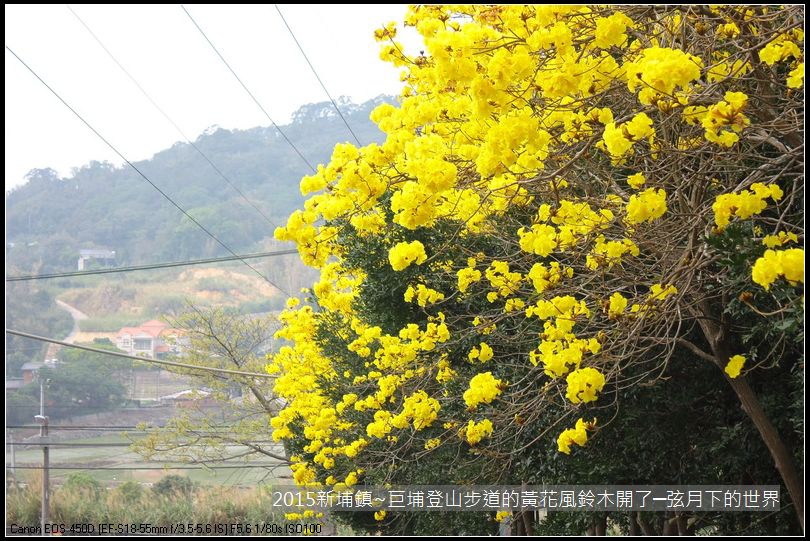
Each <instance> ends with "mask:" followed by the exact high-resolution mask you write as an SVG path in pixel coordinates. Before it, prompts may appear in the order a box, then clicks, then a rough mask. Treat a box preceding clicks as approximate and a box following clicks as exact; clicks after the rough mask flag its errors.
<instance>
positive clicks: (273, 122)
mask: <svg viewBox="0 0 810 541" xmlns="http://www.w3.org/2000/svg"><path fill="white" fill-rule="evenodd" d="M180 7H181V8H183V11H185V12H186V15H188V18H189V19H191V22H192V23H194V26H195V27H196V28H197V30H199V32H200V34H202V37H204V38H205V41H207V42H208V45H210V46H211V48H212V49H213V50H214V52H215V53H217V56H218V57H219V59H220V60H222V63H223V64H225V67H227V68H228V71H230V72H231V74H233V76H234V77H236V80H237V81H239V84H240V85H242V88H244V89H245V92H247V93H248V96H250V98H251V99H252V100H253V102H254V103H255V104H256V105H258V106H259V109H261V111H262V113H264V116H266V117H267V120H269V121H270V123H271V124H272V125H273V127H274V128H275V129H276V130H277V131H278V133H280V134H281V136H282V137H283V138H284V140H285V141H287V144H289V145H290V146H291V147H292V149H293V150H294V151H295V153H296V154H298V157H299V158H301V160H303V162H304V163H305V164H307V167H309V169H310V170H311V171H312V172H313V173H315V172H316V170H315V168H314V167H313V166H312V164H311V163H309V160H307V159H306V158H305V157H304V155H303V154H302V153H301V151H300V150H298V147H296V146H295V145H294V144H293V142H292V141H291V140H290V138H289V137H287V134H285V133H284V132H283V131H282V129H281V128H280V127H279V126H278V124H276V123H275V121H274V120H273V119H272V118H270V114H269V113H268V112H267V111H266V110H265V108H264V107H262V104H261V103H259V100H258V99H256V96H254V95H253V92H251V91H250V90H249V89H248V87H247V85H245V83H244V82H242V79H240V78H239V76H238V75H237V74H236V72H235V71H234V70H233V68H232V67H231V65H230V64H228V61H227V60H225V57H224V56H222V54H221V53H220V52H219V50H218V49H217V48H216V46H214V44H213V42H212V41H211V40H210V39H208V36H207V35H206V34H205V32H204V31H203V29H202V28H201V27H200V25H199V24H197V21H195V20H194V17H192V16H191V13H189V12H188V10H187V9H186V6H184V5H182V4H181V5H180Z"/></svg>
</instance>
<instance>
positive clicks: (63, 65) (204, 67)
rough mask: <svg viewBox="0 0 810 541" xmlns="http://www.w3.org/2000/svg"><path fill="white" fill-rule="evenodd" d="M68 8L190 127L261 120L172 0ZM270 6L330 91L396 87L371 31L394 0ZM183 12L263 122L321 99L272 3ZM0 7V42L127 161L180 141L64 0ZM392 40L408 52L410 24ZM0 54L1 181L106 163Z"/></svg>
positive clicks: (57, 106)
mask: <svg viewBox="0 0 810 541" xmlns="http://www.w3.org/2000/svg"><path fill="white" fill-rule="evenodd" d="M71 7H72V8H73V10H74V11H75V12H76V13H77V14H78V15H79V17H81V18H82V19H83V20H84V22H85V23H86V24H87V25H88V26H89V27H90V28H91V29H92V30H93V32H94V33H95V34H96V36H98V38H99V39H100V40H101V41H102V42H103V43H104V45H105V46H106V47H107V48H108V49H109V50H110V51H111V52H112V53H113V55H115V56H116V58H117V59H118V61H119V62H120V63H121V64H122V65H123V66H124V67H125V68H127V70H128V71H129V72H130V73H131V74H132V75H133V76H134V77H135V79H137V80H138V82H139V83H140V84H141V85H142V86H143V87H144V89H145V90H146V91H147V92H148V93H149V94H150V95H151V96H152V98H153V99H154V100H155V101H156V102H157V103H158V104H159V105H160V106H161V107H162V108H163V110H164V111H166V112H167V113H168V114H169V116H170V117H172V118H173V120H174V121H175V122H176V123H177V124H178V125H179V126H180V128H182V130H183V131H184V132H185V133H186V135H188V136H189V137H190V138H192V139H194V138H196V137H197V136H198V135H199V134H200V133H201V132H202V131H203V130H204V129H205V128H207V127H209V126H211V125H214V124H217V125H219V126H222V127H224V128H249V127H254V126H258V125H269V122H268V121H267V119H266V117H265V116H264V115H263V114H262V112H261V111H260V110H259V108H258V107H257V106H256V105H255V104H254V103H253V102H252V101H251V100H250V98H249V97H248V96H247V94H246V93H245V92H244V90H243V89H242V88H241V87H240V86H239V84H238V83H237V81H236V79H234V77H233V76H232V75H231V74H230V72H228V71H227V68H226V67H225V65H224V64H223V63H222V62H221V61H220V60H219V58H217V57H216V55H215V53H214V52H213V50H212V49H211V48H210V46H209V45H208V44H207V43H206V42H205V40H204V38H203V37H202V35H201V34H200V33H199V32H198V31H197V29H196V28H195V27H194V26H193V24H192V23H191V21H190V20H189V18H188V17H187V16H186V14H185V13H184V12H183V10H182V9H181V7H180V6H179V5H168V6H166V5H115V6H104V5H102V6H88V5H81V4H75V5H73V4H71ZM279 7H280V8H281V11H282V12H283V14H284V16H285V18H286V19H287V22H288V23H289V25H290V26H291V27H292V29H293V31H294V32H295V35H296V37H297V38H298V41H299V42H300V43H301V45H302V47H303V48H304V51H305V52H306V53H307V55H308V56H309V59H310V60H311V61H312V63H313V64H314V66H315V68H316V69H317V70H318V73H319V75H320V76H321V79H322V80H323V81H324V83H325V84H326V87H327V89H328V90H329V92H330V93H331V94H332V95H333V96H335V97H337V96H340V95H346V96H350V97H352V98H353V99H354V100H355V101H356V102H361V101H365V100H367V99H369V98H372V97H374V96H377V95H379V94H383V93H387V94H396V93H398V91H399V89H400V88H401V83H400V81H399V73H398V70H397V69H395V68H393V67H392V66H390V65H389V64H386V63H384V62H382V61H381V60H379V56H378V54H379V44H377V43H376V42H375V41H374V38H373V31H374V29H376V28H378V27H380V26H382V25H383V24H384V23H386V22H389V21H401V20H402V17H403V15H404V13H405V7H404V6H403V5H385V6H383V5H380V6H371V7H367V6H353V5H344V6H339V7H336V6H319V5H309V6H287V5H280V6H279ZM186 9H188V11H189V12H190V13H191V15H192V16H193V17H194V18H195V20H196V21H197V23H198V24H199V25H200V26H201V27H202V29H203V30H204V31H205V32H206V34H207V35H208V37H209V38H210V39H211V40H212V41H213V43H214V44H215V45H216V46H217V48H218V49H219V51H220V52H221V53H222V55H223V56H224V57H225V59H226V60H228V62H229V63H230V64H231V66H232V67H233V69H234V70H235V71H236V73H237V74H238V75H239V76H240V77H241V78H242V80H243V81H244V82H245V84H246V85H247V86H248V88H249V89H250V90H251V91H252V92H253V93H254V95H256V97H257V98H258V100H259V101H260V102H261V103H262V105H263V106H264V108H265V109H266V110H267V111H268V113H269V114H270V116H271V117H272V118H273V120H275V121H276V123H277V124H284V123H287V122H288V121H289V118H290V114H291V113H292V112H293V111H295V110H296V109H297V108H298V107H299V106H300V105H303V104H306V103H312V102H319V101H324V100H326V99H327V98H326V96H325V94H324V93H323V90H322V89H321V87H320V85H318V82H317V80H316V79H315V77H314V76H313V74H312V72H311V71H310V69H309V67H308V66H307V65H306V62H305V61H304V58H303V57H302V56H301V53H300V52H299V51H298V48H297V47H296V46H295V43H294V42H293V40H292V38H291V37H290V35H289V32H288V31H287V29H286V28H285V27H284V24H283V23H282V21H281V19H280V18H279V16H278V13H277V12H276V9H275V7H274V6H273V4H266V5H258V6H255V5H228V6H223V5H194V4H188V5H186ZM5 16H6V17H5V23H6V28H5V31H6V38H5V39H6V45H7V46H8V47H10V48H11V49H12V50H13V51H14V52H15V53H17V54H18V55H19V56H20V57H21V58H22V59H23V60H25V62H26V63H28V64H29V65H30V66H31V67H32V68H33V69H34V70H35V71H36V72H37V73H38V74H39V75H40V77H42V78H43V79H44V80H45V81H46V82H47V83H48V84H50V85H51V86H52V87H53V88H54V90H56V91H57V92H58V93H59V94H61V95H62V97H63V98H64V99H65V100H66V101H67V102H68V103H70V104H71V105H72V106H73V107H74V108H75V109H76V110H77V111H78V112H79V113H80V114H82V115H83V116H84V117H85V118H86V119H87V120H88V121H89V122H90V123H91V124H92V125H93V126H94V127H95V128H96V129H97V130H99V131H100V132H101V133H102V134H103V135H104V136H105V137H107V138H108V139H109V140H110V142H112V143H113V144H114V145H116V146H117V147H118V149H119V150H120V151H121V152H123V154H124V155H125V156H127V158H129V159H130V160H140V159H144V158H148V157H150V156H151V155H152V154H154V153H155V152H157V151H158V150H161V149H163V148H166V147H168V146H170V145H171V144H172V143H174V142H175V141H178V140H180V139H181V136H180V135H179V134H178V133H177V131H176V130H175V129H174V128H173V127H172V125H171V124H169V123H168V122H167V121H166V120H165V119H164V118H163V116H161V114H160V113H159V112H158V111H157V110H155V109H154V108H153V107H152V105H151V104H150V103H149V101H148V100H147V99H146V98H145V97H144V96H143V95H142V94H141V93H140V91H139V90H138V89H137V87H136V86H135V85H134V84H132V83H131V81H130V80H129V79H128V78H127V76H126V75H125V74H124V73H123V72H122V71H121V70H120V69H119V68H118V67H117V66H116V65H115V63H114V62H113V61H112V60H111V59H110V58H109V56H108V55H107V54H106V53H105V52H104V50H103V49H102V48H101V47H100V46H99V45H98V43H97V42H96V41H95V40H94V39H93V37H92V36H91V35H90V34H89V33H88V31H87V30H86V29H85V28H84V27H83V26H82V24H81V23H80V22H79V21H78V20H77V19H76V17H74V16H73V14H72V13H71V12H70V11H69V9H68V8H67V6H66V5H65V4H58V5H34V6H22V5H9V4H6V6H5ZM403 40H404V42H405V44H406V45H407V46H408V47H409V48H410V49H411V50H413V49H418V41H417V40H416V38H415V36H414V34H413V33H412V34H411V35H410V36H409V35H407V34H406V35H404V36H403ZM5 54H6V65H5V70H6V73H5V75H6V133H5V135H6V137H5V140H6V148H5V151H6V154H5V157H6V172H5V174H6V189H9V188H11V187H13V186H17V185H19V184H21V183H23V182H24V176H25V174H26V173H27V172H28V171H29V170H31V169H33V168H45V167H52V168H54V169H56V170H57V171H59V173H61V174H68V173H69V172H70V169H71V168H72V167H78V166H81V165H83V164H85V163H87V162H88V161H90V160H99V161H103V160H109V161H111V162H113V163H116V164H118V163H120V160H119V159H118V157H117V156H116V155H115V154H114V153H113V152H112V151H111V150H110V149H109V148H108V147H107V146H106V145H104V143H102V142H101V141H100V140H99V139H97V138H96V136H95V135H93V134H92V133H91V132H90V131H89V130H88V129H87V127H85V126H84V125H83V124H82V123H81V122H80V121H79V120H78V119H77V118H76V117H75V116H73V114H72V113H71V112H70V111H68V110H67V108H65V106H64V105H62V104H61V103H60V102H59V101H58V100H57V99H56V98H55V97H54V96H53V95H52V94H51V93H50V92H49V91H48V90H47V89H46V88H45V87H44V86H43V85H42V84H41V83H40V82H39V81H37V80H36V79H35V78H34V77H33V76H32V75H31V74H30V73H29V72H28V71H27V70H26V69H25V68H24V67H23V66H22V65H21V64H20V63H19V62H18V61H17V60H16V59H15V58H14V57H13V56H12V55H11V54H10V53H9V52H8V51H6V53H5ZM347 137H348V135H347Z"/></svg>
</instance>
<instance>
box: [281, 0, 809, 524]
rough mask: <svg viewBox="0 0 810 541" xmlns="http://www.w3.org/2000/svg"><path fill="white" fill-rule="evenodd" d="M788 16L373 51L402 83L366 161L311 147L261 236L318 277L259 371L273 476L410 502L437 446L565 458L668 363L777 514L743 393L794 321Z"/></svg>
mask: <svg viewBox="0 0 810 541" xmlns="http://www.w3.org/2000/svg"><path fill="white" fill-rule="evenodd" d="M803 17H804V13H803V9H802V8H801V7H795V6H794V7H749V6H737V7H728V6H724V7H706V6H670V7H664V6H658V7H649V6H647V7H644V6H628V7H587V6H517V5H516V6H421V7H412V8H410V10H409V12H408V14H407V16H406V18H405V24H406V25H409V26H413V27H415V28H416V30H417V31H418V32H419V33H420V34H421V35H422V37H423V38H424V47H425V50H424V51H422V52H421V53H420V54H418V55H414V56H409V55H406V54H405V52H404V51H403V49H402V48H401V47H400V45H399V44H398V43H397V41H396V26H395V25H394V24H391V25H387V26H386V27H384V28H382V29H380V30H378V31H377V32H376V37H377V39H378V40H379V41H380V42H381V43H382V53H381V56H382V58H383V59H384V60H386V61H389V62H391V63H393V64H394V65H395V66H398V67H400V68H401V70H402V80H403V83H404V89H403V92H402V95H401V97H400V100H399V104H398V105H397V106H394V105H382V106H380V107H379V108H377V109H376V110H375V111H374V113H373V114H372V119H373V120H374V121H375V122H376V123H377V125H378V126H379V128H380V129H381V130H382V131H383V132H384V133H385V135H386V138H385V141H384V142H383V143H382V144H379V145H378V144H371V145H368V146H365V147H362V148H358V147H355V146H353V145H351V144H340V145H337V146H336V148H335V150H334V153H333V155H332V158H331V161H330V162H329V163H328V164H326V165H322V166H320V167H319V168H318V171H317V173H315V174H313V175H312V176H308V177H306V178H304V179H303V180H302V182H301V190H302V192H303V193H304V194H311V195H310V196H309V199H308V200H307V201H306V203H305V205H304V208H303V209H301V210H299V211H296V212H295V213H293V215H292V216H290V218H289V221H288V223H287V224H286V226H284V227H282V228H279V229H278V230H277V231H276V238H278V239H280V240H287V241H293V242H295V243H296V244H297V246H298V249H299V252H300V255H301V258H302V259H303V261H304V262H305V263H307V264H309V265H311V266H314V267H317V268H318V269H320V279H319V281H318V282H317V283H316V284H315V285H314V286H313V288H312V289H311V290H308V291H306V292H305V293H306V294H305V295H303V298H302V299H291V300H290V301H289V302H288V309H287V310H286V311H285V312H284V313H283V315H282V316H281V320H282V323H283V328H282V329H281V330H280V331H279V332H278V333H277V335H276V336H277V337H278V338H280V339H284V340H286V341H288V342H287V343H286V344H285V345H284V347H282V348H281V349H280V351H279V352H278V353H277V354H275V355H274V356H273V357H272V358H271V359H270V360H269V363H268V366H267V369H268V371H270V372H271V373H274V374H277V375H278V379H277V380H276V384H275V392H276V393H277V394H278V395H279V396H280V397H282V398H284V399H285V400H286V407H285V408H284V409H283V410H282V411H281V412H280V413H279V415H278V416H276V417H275V418H274V419H273V420H272V426H273V436H274V438H276V439H279V440H284V441H286V442H287V444H288V445H289V446H290V448H291V449H292V450H293V451H294V457H293V458H292V460H293V471H294V477H295V480H296V482H297V483H299V484H302V485H308V484H325V485H330V486H337V487H340V486H351V485H353V484H355V483H358V482H361V481H362V480H363V478H364V477H368V478H373V480H374V482H375V483H383V482H399V483H403V482H411V481H412V479H403V478H402V476H398V472H399V471H401V465H402V464H404V463H407V462H408V461H419V460H421V461H423V462H425V461H427V460H429V458H430V455H431V454H432V453H437V452H440V451H441V450H442V449H443V448H445V447H447V446H449V447H451V448H452V449H454V452H455V453H456V455H455V456H457V458H458V460H459V461H463V460H465V458H467V457H473V458H480V457H487V458H488V459H489V460H490V462H489V463H488V464H489V465H490V466H491V471H493V472H498V471H501V470H502V469H503V465H504V464H508V463H509V461H512V460H519V457H520V456H521V453H524V452H526V450H527V449H528V448H529V447H530V446H532V445H537V444H538V442H547V444H549V445H554V446H555V447H556V448H557V449H559V451H560V452H561V453H571V452H579V450H580V448H581V447H582V446H585V447H586V448H587V445H588V440H589V438H593V437H595V436H594V434H596V433H598V430H599V429H600V427H601V426H604V424H605V423H609V422H610V419H608V418H600V416H599V412H600V403H601V402H602V401H603V400H604V396H605V395H606V394H607V393H608V391H609V390H611V393H613V396H614V398H611V399H610V400H615V396H616V393H620V392H621V391H622V390H623V389H627V388H631V387H633V386H637V385H640V384H643V385H656V384H660V385H665V384H666V382H665V381H661V380H660V378H659V376H660V375H661V374H662V373H663V371H664V370H665V369H666V367H667V364H668V363H670V362H676V360H677V355H689V356H691V357H697V358H700V359H702V360H704V361H705V362H707V363H711V364H713V365H716V366H717V371H718V375H720V374H723V376H722V377H724V378H725V380H726V382H727V384H728V385H730V386H731V387H732V388H733V390H734V391H735V393H736V394H737V396H738V397H739V400H740V402H741V404H742V407H743V408H744V410H745V411H746V413H747V414H748V416H750V418H751V421H752V422H753V423H754V425H755V426H756V428H757V430H758V432H759V434H760V436H761V438H762V440H763V441H764V443H765V445H766V446H767V448H768V450H769V451H770V453H771V455H772V457H773V459H774V463H775V465H776V468H777V469H778V470H779V472H780V474H781V476H782V478H783V480H784V482H785V485H786V487H787V489H788V491H789V493H790V497H791V500H792V502H793V504H794V505H795V506H796V511H797V512H798V513H799V516H802V514H803V494H802V483H801V478H800V476H799V475H798V473H797V472H796V469H795V466H794V464H793V460H792V457H791V453H790V451H789V450H788V448H787V447H786V445H785V444H784V442H783V439H782V438H781V437H780V435H779V434H778V433H777V431H776V429H775V428H774V426H773V423H772V422H771V420H770V419H769V417H768V416H767V415H766V414H765V412H764V410H763V407H762V405H761V404H760V401H759V400H758V398H757V396H756V394H755V393H754V392H753V391H752V389H751V386H750V385H749V383H748V379H749V378H756V377H757V374H758V373H760V372H763V371H764V370H765V368H767V367H768V366H770V365H773V364H777V363H789V364H798V363H799V359H798V358H796V357H794V356H790V355H788V356H782V353H784V352H785V346H784V343H785V334H784V332H781V331H785V330H786V329H787V328H788V324H789V323H790V322H791V321H793V320H792V319H791V318H794V319H795V318H797V317H798V318H799V319H800V320H802V321H803V319H802V318H803V283H804V252H803V249H802V248H798V247H795V246H794V244H796V243H798V242H799V241H801V240H803V238H804V230H803V206H802V205H803V202H802V199H803V182H804V176H803V152H804V141H803V137H802V133H803V129H804V124H803V119H804V104H803V98H802V92H803V74H804V63H803V59H804V41H803V37H804V36H803V32H802V30H801V29H802V26H803V23H804V18H803ZM302 301H303V302H302ZM797 314H798V315H797ZM772 323H778V324H777V325H776V326H775V327H774V328H775V329H776V330H775V331H774V332H773V333H771V334H769V335H768V338H767V340H764V341H762V342H760V343H757V344H753V343H751V341H750V340H748V338H747V337H749V336H750V335H751V333H752V332H754V330H755V329H756V328H758V327H757V326H761V325H763V324H772ZM780 332H781V334H780ZM720 381H721V382H722V380H720ZM620 414H621V412H619V415H620ZM471 460H472V458H471ZM372 472H373V473H372ZM481 478H485V479H488V480H493V479H494V480H497V479H499V477H498V476H497V475H495V474H493V475H489V476H488V477H487V476H484V475H482V477H481ZM462 480H469V478H465V479H459V478H448V479H447V482H461V481H462Z"/></svg>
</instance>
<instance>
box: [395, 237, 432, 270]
mask: <svg viewBox="0 0 810 541" xmlns="http://www.w3.org/2000/svg"><path fill="white" fill-rule="evenodd" d="M388 261H389V262H390V263H391V268H392V269H394V270H395V271H401V270H403V269H406V268H408V267H409V266H410V265H411V263H416V264H417V265H421V264H422V263H424V262H425V261H427V254H426V253H425V245H424V244H422V243H421V242H419V241H418V240H415V241H412V242H398V243H397V244H396V246H394V247H393V248H391V250H390V251H389V252H388Z"/></svg>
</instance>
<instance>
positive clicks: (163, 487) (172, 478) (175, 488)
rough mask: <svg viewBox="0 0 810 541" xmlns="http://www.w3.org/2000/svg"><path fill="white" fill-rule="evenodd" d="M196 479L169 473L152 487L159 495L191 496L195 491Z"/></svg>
mask: <svg viewBox="0 0 810 541" xmlns="http://www.w3.org/2000/svg"><path fill="white" fill-rule="evenodd" d="M194 489H195V485H194V481H192V480H191V479H189V478H188V477H185V476H183V475H174V474H172V475H167V476H166V477H164V478H163V479H161V480H160V481H158V482H157V483H155V485H154V486H153V487H152V491H153V492H154V493H155V494H157V495H158V496H167V497H168V496H174V497H177V496H186V497H191V495H192V494H193V493H194Z"/></svg>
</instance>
